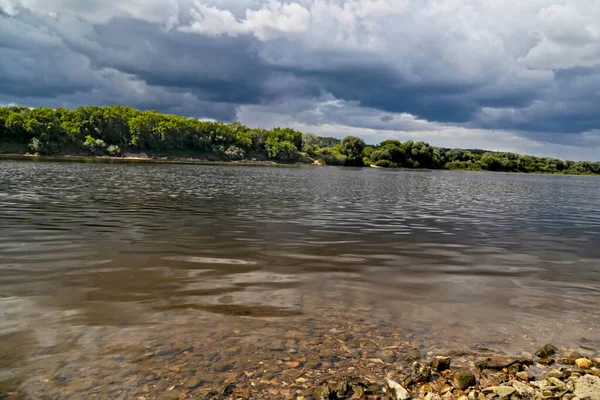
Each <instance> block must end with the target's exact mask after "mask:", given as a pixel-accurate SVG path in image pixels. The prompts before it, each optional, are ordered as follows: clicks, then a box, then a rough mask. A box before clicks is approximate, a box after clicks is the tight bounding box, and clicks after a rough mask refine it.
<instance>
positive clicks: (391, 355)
mask: <svg viewBox="0 0 600 400" xmlns="http://www.w3.org/2000/svg"><path fill="white" fill-rule="evenodd" d="M375 358H379V359H381V361H383V362H385V363H388V364H393V363H395V362H396V352H394V350H379V351H378V352H377V353H375Z"/></svg>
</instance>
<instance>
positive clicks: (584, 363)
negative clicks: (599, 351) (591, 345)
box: [575, 358, 594, 369]
mask: <svg viewBox="0 0 600 400" xmlns="http://www.w3.org/2000/svg"><path fill="white" fill-rule="evenodd" d="M575 365H577V366H578V367H579V368H583V369H590V368H592V365H594V363H593V362H592V360H590V359H587V358H578V359H577V360H575Z"/></svg>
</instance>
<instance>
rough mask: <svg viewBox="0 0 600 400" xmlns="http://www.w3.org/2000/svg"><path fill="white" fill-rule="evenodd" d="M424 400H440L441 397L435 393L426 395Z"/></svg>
mask: <svg viewBox="0 0 600 400" xmlns="http://www.w3.org/2000/svg"><path fill="white" fill-rule="evenodd" d="M425 400H442V396H440V395H439V394H437V393H433V392H431V393H428V394H427V396H425Z"/></svg>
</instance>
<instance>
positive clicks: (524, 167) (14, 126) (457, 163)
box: [0, 106, 600, 175]
mask: <svg viewBox="0 0 600 400" xmlns="http://www.w3.org/2000/svg"><path fill="white" fill-rule="evenodd" d="M15 152H21V153H24V152H28V153H34V154H43V155H67V154H68V155H93V156H112V157H120V156H123V155H126V154H128V153H134V154H135V153H140V152H144V153H149V154H151V155H152V156H175V157H194V158H202V159H207V160H214V161H223V160H224V161H237V160H273V161H278V162H306V163H308V162H314V161H319V162H321V163H323V164H326V165H348V166H364V165H374V166H379V167H385V168H394V167H396V168H428V169H456V170H486V171H505V172H538V173H562V174H577V175H581V174H600V162H588V161H580V162H575V161H564V160H558V159H555V158H549V157H533V156H527V155H521V154H515V153H502V152H488V151H483V150H464V149H447V148H440V147H434V146H430V145H429V144H428V143H425V142H423V141H416V142H415V141H411V140H409V141H406V142H400V141H398V140H385V141H383V142H381V143H379V144H378V145H367V144H366V143H365V142H364V140H362V139H361V138H359V137H356V136H348V137H345V138H344V139H342V140H339V139H336V138H324V137H319V136H316V135H314V134H311V133H302V132H299V131H296V130H294V129H290V128H274V129H271V130H266V129H254V128H249V127H247V126H244V125H242V124H240V123H239V122H234V123H229V124H226V123H221V122H213V121H202V120H198V119H195V118H187V117H182V116H178V115H171V114H161V113H158V112H156V111H140V110H136V109H134V108H131V107H125V106H106V107H99V106H86V107H79V108H77V109H74V110H71V109H65V108H57V109H51V108H28V107H19V106H9V107H0V153H15Z"/></svg>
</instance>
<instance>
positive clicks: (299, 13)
mask: <svg viewBox="0 0 600 400" xmlns="http://www.w3.org/2000/svg"><path fill="white" fill-rule="evenodd" d="M190 13H191V15H192V17H193V22H192V23H191V24H190V25H189V26H184V27H182V28H181V30H182V31H184V32H196V33H201V34H206V35H211V36H218V35H229V36H238V35H240V34H253V35H254V36H256V37H257V38H259V39H260V40H269V39H274V38H277V37H280V36H284V35H286V34H294V33H302V32H306V31H307V30H308V27H309V23H310V13H309V11H308V10H307V9H305V8H304V7H302V6H301V5H299V4H297V3H288V4H284V3H278V2H276V1H271V2H269V3H268V4H266V5H264V6H263V7H262V8H260V9H258V10H251V9H248V10H246V13H245V18H243V19H241V20H238V19H237V18H236V17H235V16H234V15H233V13H232V12H231V11H229V10H221V9H219V8H217V7H215V6H207V5H205V4H202V3H200V2H196V3H195V7H194V8H192V9H191V10H190Z"/></svg>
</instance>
